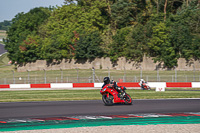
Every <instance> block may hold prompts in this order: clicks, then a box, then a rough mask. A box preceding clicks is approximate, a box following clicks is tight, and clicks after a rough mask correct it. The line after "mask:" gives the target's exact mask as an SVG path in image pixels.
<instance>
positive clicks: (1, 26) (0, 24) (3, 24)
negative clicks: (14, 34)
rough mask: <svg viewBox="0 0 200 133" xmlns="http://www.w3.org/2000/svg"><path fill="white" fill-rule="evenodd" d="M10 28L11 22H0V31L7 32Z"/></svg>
mask: <svg viewBox="0 0 200 133" xmlns="http://www.w3.org/2000/svg"><path fill="white" fill-rule="evenodd" d="M10 26H11V21H8V20H4V21H3V22H0V30H6V31H7V30H8V28H9V27H10Z"/></svg>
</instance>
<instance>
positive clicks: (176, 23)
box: [5, 0, 200, 68]
mask: <svg viewBox="0 0 200 133" xmlns="http://www.w3.org/2000/svg"><path fill="white" fill-rule="evenodd" d="M199 14H200V1H198V0H76V1H74V0H65V1H64V4H63V5H62V6H61V7H59V6H57V7H54V8H50V7H49V8H45V7H38V8H34V9H32V10H30V11H29V12H28V13H23V12H22V13H18V14H17V15H16V16H15V17H14V18H13V19H12V21H11V27H10V28H9V30H8V32H7V34H8V36H7V39H6V40H5V43H6V49H7V50H8V52H9V55H8V57H9V58H10V59H11V60H12V62H17V63H18V64H20V63H27V62H34V61H36V60H39V59H44V60H47V61H52V60H54V59H56V60H62V59H64V58H67V59H72V58H75V59H94V58H97V57H110V59H111V60H112V61H113V62H116V61H117V60H118V58H119V57H126V58H127V59H128V60H134V61H137V62H140V61H142V58H143V56H144V55H146V56H149V57H153V60H154V61H155V62H159V63H163V64H164V66H165V67H169V68H171V67H173V66H177V60H178V59H179V58H185V59H186V60H190V59H199V58H200V15H199Z"/></svg>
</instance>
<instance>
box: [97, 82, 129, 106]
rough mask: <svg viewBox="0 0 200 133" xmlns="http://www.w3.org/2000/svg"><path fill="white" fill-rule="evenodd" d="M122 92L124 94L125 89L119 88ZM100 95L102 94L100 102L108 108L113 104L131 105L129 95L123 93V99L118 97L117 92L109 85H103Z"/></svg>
mask: <svg viewBox="0 0 200 133" xmlns="http://www.w3.org/2000/svg"><path fill="white" fill-rule="evenodd" d="M120 88H121V89H122V91H123V92H125V90H126V87H124V86H120ZM100 94H102V101H103V102H104V104H105V105H107V106H110V105H113V104H114V103H124V104H126V105H131V104H132V99H131V97H130V95H128V94H127V93H126V92H125V95H124V96H123V97H120V94H119V92H118V91H117V90H116V89H114V86H113V85H111V84H108V85H105V86H104V87H103V88H102V89H101V90H100Z"/></svg>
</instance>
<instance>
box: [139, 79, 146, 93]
mask: <svg viewBox="0 0 200 133" xmlns="http://www.w3.org/2000/svg"><path fill="white" fill-rule="evenodd" d="M143 83H145V81H144V79H140V83H139V85H140V86H141V89H142V90H144V85H143Z"/></svg>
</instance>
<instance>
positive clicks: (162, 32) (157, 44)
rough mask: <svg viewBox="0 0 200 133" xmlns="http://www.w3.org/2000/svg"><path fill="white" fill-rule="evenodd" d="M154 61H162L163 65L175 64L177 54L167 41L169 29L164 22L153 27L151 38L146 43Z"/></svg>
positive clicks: (170, 65) (171, 65) (169, 66)
mask: <svg viewBox="0 0 200 133" xmlns="http://www.w3.org/2000/svg"><path fill="white" fill-rule="evenodd" d="M148 45H149V48H150V51H151V54H150V55H151V56H153V57H154V58H153V60H154V62H159V63H164V66H165V67H168V68H172V67H174V66H177V55H176V53H175V51H174V48H173V46H172V45H171V43H170V42H169V29H168V28H167V27H166V25H165V23H158V24H157V25H156V26H154V27H153V35H152V39H151V40H150V42H149V43H148Z"/></svg>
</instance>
